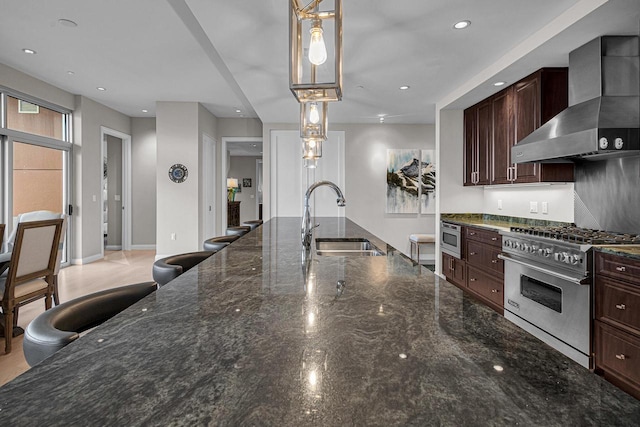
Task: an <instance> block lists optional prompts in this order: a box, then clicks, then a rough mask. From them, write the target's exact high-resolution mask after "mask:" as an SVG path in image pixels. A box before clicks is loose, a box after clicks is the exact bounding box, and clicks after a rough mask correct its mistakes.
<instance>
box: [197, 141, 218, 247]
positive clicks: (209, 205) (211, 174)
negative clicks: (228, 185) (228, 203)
mask: <svg viewBox="0 0 640 427" xmlns="http://www.w3.org/2000/svg"><path fill="white" fill-rule="evenodd" d="M216 147H217V141H216V140H215V138H213V137H212V136H210V135H208V134H206V133H203V134H202V161H201V163H202V164H201V167H202V215H203V222H204V223H203V226H202V236H200V237H201V238H200V240H201V241H204V240H206V239H208V238H210V237H214V236H216V235H218V234H217V233H216V218H217V215H216V188H218V185H217V179H216V178H217V177H216ZM210 212H211V216H212V219H211V221H209V217H210V216H209V213H210Z"/></svg>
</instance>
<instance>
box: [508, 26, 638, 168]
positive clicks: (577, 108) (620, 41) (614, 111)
mask: <svg viewBox="0 0 640 427" xmlns="http://www.w3.org/2000/svg"><path fill="white" fill-rule="evenodd" d="M638 154H640V43H639V38H638V37H637V36H605V37H599V38H597V39H595V40H592V41H591V42H589V43H587V44H586V45H584V46H582V47H580V48H578V49H576V50H574V51H573V52H571V53H570V54H569V107H568V108H567V109H565V110H564V111H562V112H561V113H560V114H558V115H557V116H555V117H554V118H552V119H551V120H549V121H548V122H547V123H545V124H544V125H543V126H541V127H540V128H539V129H537V130H535V131H534V132H533V133H531V134H530V135H529V136H527V137H525V138H524V139H523V140H522V141H520V142H518V143H517V144H516V145H514V146H513V147H512V148H511V159H512V161H513V162H514V163H526V162H538V161H543V162H544V161H551V162H553V161H562V160H564V161H568V160H573V159H576V158H582V159H601V158H607V157H614V156H617V157H619V156H625V155H638Z"/></svg>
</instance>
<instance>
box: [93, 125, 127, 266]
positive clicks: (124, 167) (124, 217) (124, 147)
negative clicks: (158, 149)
mask: <svg viewBox="0 0 640 427" xmlns="http://www.w3.org/2000/svg"><path fill="white" fill-rule="evenodd" d="M107 135H109V136H113V137H115V138H119V139H120V140H122V199H121V200H122V207H123V209H122V250H124V251H130V250H131V135H127V134H126V133H123V132H120V131H117V130H115V129H111V128H108V127H106V126H100V167H99V171H100V200H101V201H102V203H103V204H104V194H103V191H102V189H103V188H104V173H103V161H104V144H105V138H106V136H107ZM100 218H102V210H100ZM99 231H100V242H102V241H103V239H104V236H103V234H102V220H101V221H100V226H99ZM100 255H101V256H102V258H104V245H103V244H102V243H101V244H100Z"/></svg>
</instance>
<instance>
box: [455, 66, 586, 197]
mask: <svg viewBox="0 0 640 427" xmlns="http://www.w3.org/2000/svg"><path fill="white" fill-rule="evenodd" d="M567 76H568V73H567V69H566V68H543V69H541V70H538V71H536V72H535V73H533V74H531V75H530V76H527V77H525V78H524V79H522V80H520V81H519V82H518V83H516V84H514V85H512V86H509V87H508V88H506V89H504V90H502V91H500V92H498V93H497V94H495V95H493V96H491V97H489V98H487V99H485V100H484V101H482V102H480V103H478V104H476V105H474V106H472V107H470V108H468V109H467V110H465V114H464V121H465V127H464V129H465V159H464V162H465V163H464V164H465V180H464V185H489V184H509V183H531V182H570V181H573V180H574V178H573V164H571V163H555V164H546V163H545V164H541V163H529V164H515V163H513V162H512V161H511V147H513V146H514V145H515V144H517V142H518V141H520V140H522V139H523V138H524V137H525V136H527V135H529V134H530V133H531V132H533V131H534V130H535V129H537V128H539V127H540V126H541V125H542V124H544V123H546V122H547V121H548V120H549V119H551V118H552V117H553V116H555V115H556V114H558V113H559V112H560V111H562V110H564V109H565V108H566V107H567V105H568V82H567Z"/></svg>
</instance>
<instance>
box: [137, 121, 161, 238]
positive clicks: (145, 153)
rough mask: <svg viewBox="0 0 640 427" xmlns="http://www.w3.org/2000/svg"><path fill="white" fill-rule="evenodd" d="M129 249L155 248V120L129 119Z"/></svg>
mask: <svg viewBox="0 0 640 427" xmlns="http://www.w3.org/2000/svg"><path fill="white" fill-rule="evenodd" d="M131 133H132V135H131V165H132V168H131V200H132V203H131V248H132V249H155V247H156V150H157V144H156V119H155V118H153V117H151V118H133V119H131Z"/></svg>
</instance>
